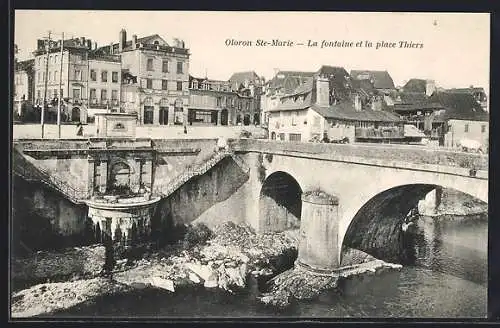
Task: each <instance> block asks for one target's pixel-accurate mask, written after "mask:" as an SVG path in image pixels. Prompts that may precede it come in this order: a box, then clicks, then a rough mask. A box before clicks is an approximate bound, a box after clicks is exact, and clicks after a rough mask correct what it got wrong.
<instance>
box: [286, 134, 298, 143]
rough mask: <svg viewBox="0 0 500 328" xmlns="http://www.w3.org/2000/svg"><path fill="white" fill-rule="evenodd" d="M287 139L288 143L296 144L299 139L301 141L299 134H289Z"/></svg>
mask: <svg viewBox="0 0 500 328" xmlns="http://www.w3.org/2000/svg"><path fill="white" fill-rule="evenodd" d="M288 139H289V140H290V141H296V142H297V141H300V139H301V135H300V133H290V134H289V135H288Z"/></svg>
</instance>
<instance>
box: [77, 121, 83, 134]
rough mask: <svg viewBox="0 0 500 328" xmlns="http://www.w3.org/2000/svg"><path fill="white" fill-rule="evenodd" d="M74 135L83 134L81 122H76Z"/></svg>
mask: <svg viewBox="0 0 500 328" xmlns="http://www.w3.org/2000/svg"><path fill="white" fill-rule="evenodd" d="M76 135H77V136H83V125H82V123H81V122H78V124H77V125H76Z"/></svg>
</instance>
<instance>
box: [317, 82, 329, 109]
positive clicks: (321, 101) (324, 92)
mask: <svg viewBox="0 0 500 328" xmlns="http://www.w3.org/2000/svg"><path fill="white" fill-rule="evenodd" d="M329 91H330V83H329V81H328V79H327V78H325V77H322V76H318V77H317V78H316V105H318V106H320V107H329V106H330V96H329Z"/></svg>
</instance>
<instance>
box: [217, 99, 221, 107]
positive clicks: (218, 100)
mask: <svg viewBox="0 0 500 328" xmlns="http://www.w3.org/2000/svg"><path fill="white" fill-rule="evenodd" d="M221 103H222V98H221V97H217V107H220V106H221Z"/></svg>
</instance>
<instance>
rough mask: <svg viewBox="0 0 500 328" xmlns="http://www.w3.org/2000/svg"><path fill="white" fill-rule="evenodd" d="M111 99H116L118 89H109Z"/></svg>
mask: <svg viewBox="0 0 500 328" xmlns="http://www.w3.org/2000/svg"><path fill="white" fill-rule="evenodd" d="M111 100H118V90H111Z"/></svg>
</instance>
